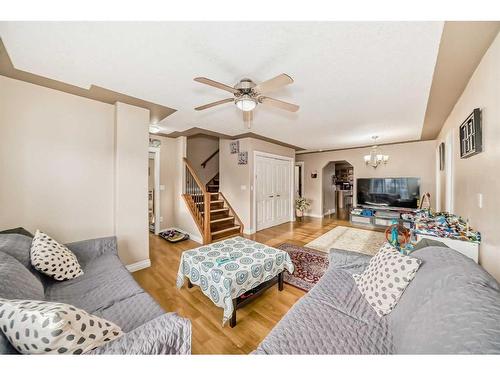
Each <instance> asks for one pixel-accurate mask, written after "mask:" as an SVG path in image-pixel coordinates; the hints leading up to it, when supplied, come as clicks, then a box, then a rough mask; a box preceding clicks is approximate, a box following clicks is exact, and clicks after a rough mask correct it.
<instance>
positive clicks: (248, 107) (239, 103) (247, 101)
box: [235, 95, 257, 112]
mask: <svg viewBox="0 0 500 375" xmlns="http://www.w3.org/2000/svg"><path fill="white" fill-rule="evenodd" d="M235 103H236V107H238V108H239V109H241V110H242V111H245V112H246V111H252V110H253V109H255V107H256V106H257V101H256V100H255V99H254V98H252V97H251V96H250V95H242V96H240V97H239V98H236V100H235Z"/></svg>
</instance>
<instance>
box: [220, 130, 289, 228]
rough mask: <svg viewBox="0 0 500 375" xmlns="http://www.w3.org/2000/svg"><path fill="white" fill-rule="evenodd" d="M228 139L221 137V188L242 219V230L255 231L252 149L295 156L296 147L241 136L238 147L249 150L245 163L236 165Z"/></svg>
mask: <svg viewBox="0 0 500 375" xmlns="http://www.w3.org/2000/svg"><path fill="white" fill-rule="evenodd" d="M231 142H232V141H231V140H228V139H221V140H220V152H219V154H220V159H219V160H220V161H219V164H220V190H221V191H222V193H223V194H224V195H225V196H226V198H227V199H228V200H229V203H230V204H231V206H232V207H233V208H234V210H235V211H236V213H237V214H238V216H239V217H240V219H241V220H242V221H243V225H244V226H245V232H246V233H252V232H254V231H255V228H253V222H254V212H253V211H254V209H253V205H254V203H253V193H252V191H253V173H254V172H253V169H254V158H253V154H254V151H261V152H267V153H270V154H275V155H280V156H286V157H290V158H294V157H295V150H294V149H292V148H288V147H283V146H280V145H276V144H274V143H270V142H266V141H262V140H260V139H254V138H242V139H240V140H239V142H240V151H247V152H248V164H246V165H238V154H231V153H230V150H229V144H230V143H231ZM292 190H293V187H292Z"/></svg>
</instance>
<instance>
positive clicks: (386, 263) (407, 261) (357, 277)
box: [352, 243, 422, 316]
mask: <svg viewBox="0 0 500 375" xmlns="http://www.w3.org/2000/svg"><path fill="white" fill-rule="evenodd" d="M421 263H422V261H421V260H420V259H417V258H414V257H410V256H407V255H403V254H401V253H400V252H398V251H397V250H396V249H395V248H394V247H392V246H391V244H389V243H386V244H385V245H384V246H382V247H381V248H380V250H379V251H378V252H377V254H375V256H373V258H372V259H370V262H369V263H368V267H366V269H365V271H364V272H363V273H362V274H354V275H352V277H353V278H354V281H355V282H356V285H357V286H358V289H359V291H360V292H361V294H362V295H363V296H364V297H365V299H366V301H367V302H368V303H369V304H370V306H371V307H373V309H374V310H375V312H376V313H377V315H378V316H384V315H386V314H389V313H390V312H391V311H392V310H393V309H394V307H396V304H397V303H398V301H399V299H400V298H401V295H402V294H403V292H404V291H405V289H406V287H407V286H408V284H409V283H410V281H411V280H413V278H414V277H415V273H416V272H417V270H418V268H419V267H420V264H421Z"/></svg>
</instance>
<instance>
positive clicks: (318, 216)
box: [304, 213, 323, 219]
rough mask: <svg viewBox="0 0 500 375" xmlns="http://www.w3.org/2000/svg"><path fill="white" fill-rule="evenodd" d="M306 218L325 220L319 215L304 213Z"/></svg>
mask: <svg viewBox="0 0 500 375" xmlns="http://www.w3.org/2000/svg"><path fill="white" fill-rule="evenodd" d="M304 216H308V217H315V218H316V219H323V215H317V214H308V213H304Z"/></svg>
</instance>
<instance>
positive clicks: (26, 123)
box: [0, 76, 114, 242]
mask: <svg viewBox="0 0 500 375" xmlns="http://www.w3.org/2000/svg"><path fill="white" fill-rule="evenodd" d="M113 124H114V107H113V106H112V105H109V104H103V103H100V102H97V101H93V100H88V99H84V98H81V97H78V96H74V95H69V94H65V93H62V92H59V91H55V90H50V89H46V88H43V87H40V86H36V85H32V84H29V83H25V82H21V81H16V80H13V79H9V78H5V77H2V76H0V207H1V209H0V228H1V229H6V228H9V227H16V226H23V227H25V228H26V229H28V230H30V231H35V230H36V229H40V230H42V231H45V232H47V233H49V234H50V235H52V236H54V237H55V238H56V239H57V240H58V241H61V242H70V241H77V240H83V239H88V238H93V237H103V236H109V235H113V233H114V214H113V204H114V191H113V189H114V188H113V179H114V150H113V147H114V127H113Z"/></svg>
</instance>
